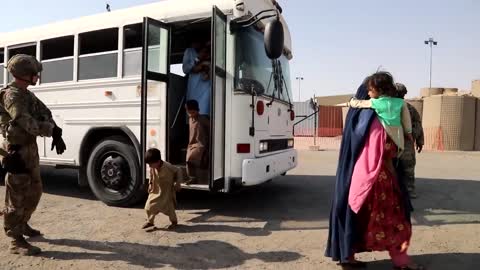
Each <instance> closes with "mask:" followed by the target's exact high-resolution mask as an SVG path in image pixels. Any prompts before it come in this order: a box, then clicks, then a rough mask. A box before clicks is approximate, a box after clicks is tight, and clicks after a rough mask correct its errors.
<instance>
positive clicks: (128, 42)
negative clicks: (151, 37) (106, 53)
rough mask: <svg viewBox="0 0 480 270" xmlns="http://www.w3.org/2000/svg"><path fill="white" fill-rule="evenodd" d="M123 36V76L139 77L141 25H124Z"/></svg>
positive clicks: (140, 68) (140, 66)
mask: <svg viewBox="0 0 480 270" xmlns="http://www.w3.org/2000/svg"><path fill="white" fill-rule="evenodd" d="M123 36H124V40H123V42H124V51H123V75H124V76H136V75H140V74H141V71H142V24H141V23H137V24H131V25H126V26H125V27H124V28H123Z"/></svg>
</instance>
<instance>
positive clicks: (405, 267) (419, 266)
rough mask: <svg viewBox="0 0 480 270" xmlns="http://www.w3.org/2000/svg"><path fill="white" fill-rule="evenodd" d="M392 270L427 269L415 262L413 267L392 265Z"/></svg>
mask: <svg viewBox="0 0 480 270" xmlns="http://www.w3.org/2000/svg"><path fill="white" fill-rule="evenodd" d="M393 269H394V270H427V268H425V266H423V265H420V264H417V265H416V266H415V267H410V266H400V267H399V266H395V267H393Z"/></svg>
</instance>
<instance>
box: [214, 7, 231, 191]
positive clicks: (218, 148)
mask: <svg viewBox="0 0 480 270" xmlns="http://www.w3.org/2000/svg"><path fill="white" fill-rule="evenodd" d="M211 33H212V34H211V35H212V37H211V44H212V48H211V49H212V53H211V55H212V67H211V68H212V70H211V73H210V74H212V75H211V79H212V102H211V110H210V111H211V113H210V117H211V118H210V119H211V125H210V126H211V129H210V134H211V136H210V178H211V179H210V190H212V191H219V190H224V189H225V91H226V39H227V16H226V15H225V14H223V13H222V11H221V10H220V9H218V8H217V7H216V6H213V12H212V32H211Z"/></svg>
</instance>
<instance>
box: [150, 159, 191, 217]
mask: <svg viewBox="0 0 480 270" xmlns="http://www.w3.org/2000/svg"><path fill="white" fill-rule="evenodd" d="M181 179H182V171H181V170H180V169H179V168H177V167H175V166H173V165H172V164H170V163H168V162H164V163H163V165H162V167H161V168H160V169H158V170H157V169H154V168H150V180H149V185H148V193H149V195H148V199H147V203H146V204H145V210H146V211H147V216H148V221H149V222H150V223H153V221H154V219H155V215H157V214H158V213H163V214H165V215H167V216H168V217H169V218H170V221H172V222H176V221H177V216H176V214H175V207H176V205H177V199H176V189H175V185H180V181H181Z"/></svg>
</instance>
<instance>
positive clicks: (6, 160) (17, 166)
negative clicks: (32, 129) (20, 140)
mask: <svg viewBox="0 0 480 270" xmlns="http://www.w3.org/2000/svg"><path fill="white" fill-rule="evenodd" d="M19 150H20V147H19V146H18V145H9V146H8V154H7V155H5V156H4V157H3V161H2V168H3V169H4V170H5V171H6V172H7V173H11V174H22V173H28V170H27V169H26V164H25V161H24V160H23V159H22V156H21V155H20V152H19Z"/></svg>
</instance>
